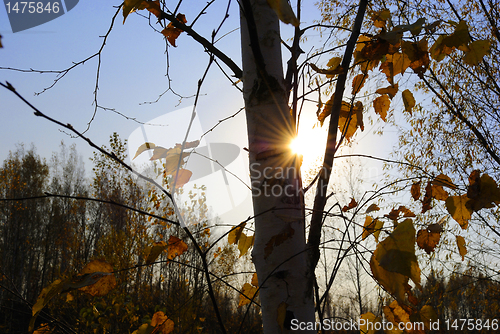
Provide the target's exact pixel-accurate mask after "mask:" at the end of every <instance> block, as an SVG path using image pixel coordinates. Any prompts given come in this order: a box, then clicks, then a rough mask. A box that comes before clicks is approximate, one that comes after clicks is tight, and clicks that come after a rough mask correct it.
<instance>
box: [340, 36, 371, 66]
mask: <svg viewBox="0 0 500 334" xmlns="http://www.w3.org/2000/svg"><path fill="white" fill-rule="evenodd" d="M371 40H372V39H371V37H368V36H365V35H360V36H359V38H358V41H357V42H356V49H355V51H361V50H363V48H364V47H365V45H366V43H367V42H369V41H371ZM339 59H342V58H339ZM339 64H340V61H339Z"/></svg>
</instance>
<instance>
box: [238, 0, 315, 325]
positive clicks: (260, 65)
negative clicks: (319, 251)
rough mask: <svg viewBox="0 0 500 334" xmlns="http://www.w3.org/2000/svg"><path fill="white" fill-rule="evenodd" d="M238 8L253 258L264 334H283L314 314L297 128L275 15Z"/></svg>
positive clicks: (249, 4)
mask: <svg viewBox="0 0 500 334" xmlns="http://www.w3.org/2000/svg"><path fill="white" fill-rule="evenodd" d="M241 3H242V4H243V6H242V10H241V40H242V57H243V89H244V99H245V108H246V119H247V129H248V141H249V151H250V153H249V156H250V176H251V180H252V197H253V208H254V215H255V243H254V247H253V251H252V258H253V262H254V264H255V267H256V270H257V276H258V279H259V285H260V303H261V307H262V321H263V326H264V333H288V332H290V328H294V324H297V322H298V321H300V322H309V321H314V317H315V315H314V300H313V289H312V283H311V282H312V280H310V279H308V278H309V276H310V275H308V272H307V256H306V255H307V252H306V238H305V226H304V224H305V223H304V221H305V219H304V198H303V194H302V191H301V190H302V184H301V179H300V170H299V169H300V165H299V163H298V159H297V158H296V156H294V155H293V154H292V153H291V151H290V149H289V143H290V140H291V139H292V138H293V137H294V135H295V129H294V126H293V124H294V123H293V120H292V116H291V113H290V108H289V106H288V99H287V96H288V94H287V92H286V90H285V87H284V76H283V63H282V57H281V37H280V30H279V21H278V17H277V15H276V13H275V12H274V11H273V10H272V9H271V8H270V7H269V5H268V4H267V1H266V0H243V1H242V2H241ZM295 326H296V325H295ZM295 328H296V327H295ZM294 332H295V333H297V331H294Z"/></svg>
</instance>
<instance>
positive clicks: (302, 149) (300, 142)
mask: <svg viewBox="0 0 500 334" xmlns="http://www.w3.org/2000/svg"><path fill="white" fill-rule="evenodd" d="M290 149H291V150H292V152H293V153H294V154H299V155H304V153H306V152H307V141H306V139H305V138H304V136H297V137H295V138H293V139H292V141H291V142H290Z"/></svg>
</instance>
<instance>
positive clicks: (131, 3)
mask: <svg viewBox="0 0 500 334" xmlns="http://www.w3.org/2000/svg"><path fill="white" fill-rule="evenodd" d="M142 1H143V0H125V1H123V23H125V20H126V19H127V16H128V15H129V14H130V13H132V12H134V11H135V10H136V9H138V8H139V6H140V5H141V3H142Z"/></svg>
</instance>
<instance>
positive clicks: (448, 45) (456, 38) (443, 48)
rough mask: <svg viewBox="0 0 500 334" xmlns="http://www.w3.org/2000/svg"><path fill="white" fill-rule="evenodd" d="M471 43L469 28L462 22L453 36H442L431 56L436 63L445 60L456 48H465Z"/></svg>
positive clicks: (431, 50) (435, 44)
mask: <svg viewBox="0 0 500 334" xmlns="http://www.w3.org/2000/svg"><path fill="white" fill-rule="evenodd" d="M469 42H470V35H469V28H468V27H467V23H465V21H460V22H459V23H458V24H457V26H456V27H455V31H454V32H453V34H451V35H449V36H445V35H441V36H439V38H438V39H437V40H436V42H435V43H434V44H433V45H432V47H431V49H430V54H431V57H432V59H434V60H436V61H441V60H443V59H444V58H445V57H446V56H447V55H449V54H451V53H452V52H453V50H454V49H456V48H465V49H467V45H468V44H469Z"/></svg>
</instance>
